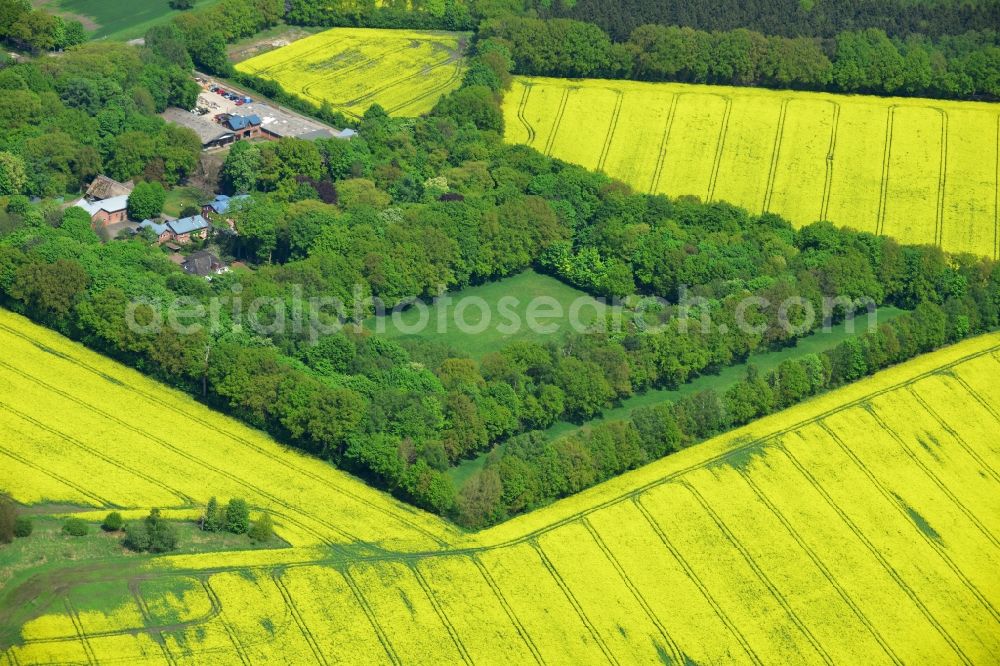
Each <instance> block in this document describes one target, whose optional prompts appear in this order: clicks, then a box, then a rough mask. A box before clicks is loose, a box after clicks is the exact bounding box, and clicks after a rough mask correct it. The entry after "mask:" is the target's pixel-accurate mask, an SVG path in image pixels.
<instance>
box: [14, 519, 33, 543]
mask: <svg viewBox="0 0 1000 666" xmlns="http://www.w3.org/2000/svg"><path fill="white" fill-rule="evenodd" d="M34 530H35V525H34V524H33V523H32V522H31V518H28V517H27V516H19V517H18V519H17V520H15V521H14V536H16V537H17V538H19V539H23V538H24V537H29V536H31V533H32V532H33V531H34Z"/></svg>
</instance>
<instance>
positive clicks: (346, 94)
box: [236, 28, 468, 117]
mask: <svg viewBox="0 0 1000 666" xmlns="http://www.w3.org/2000/svg"><path fill="white" fill-rule="evenodd" d="M467 41H468V35H466V34H465V33H452V32H437V31H418V30H377V29H369V28H334V29H332V30H327V31H325V32H321V33H319V34H316V35H312V36H309V37H306V38H304V39H300V40H298V41H295V42H293V43H291V44H289V45H288V46H284V47H282V48H278V49H276V50H273V51H268V52H266V53H263V54H261V55H257V56H254V57H252V58H250V59H248V60H244V61H242V62H239V63H238V64H237V65H236V69H238V70H239V71H241V72H246V73H248V74H254V75H256V76H260V77H263V78H265V79H270V80H273V81H276V82H277V83H279V84H281V86H282V87H283V88H284V89H285V90H287V91H288V92H290V93H293V94H296V95H299V96H300V97H302V98H304V99H307V100H309V101H311V102H314V103H316V104H323V103H324V102H325V103H328V104H330V106H331V107H333V109H334V110H336V111H341V112H343V113H345V114H347V115H351V116H354V117H360V116H361V114H363V113H364V112H365V110H367V109H368V107H369V106H371V105H372V104H376V103H377V104H380V105H381V106H382V107H383V108H384V109H385V110H386V111H387V112H388V113H390V114H391V115H394V116H418V115H420V114H421V113H426V112H427V111H430V110H431V108H432V107H433V106H434V104H436V103H437V101H438V98H439V97H440V96H441V95H445V94H447V93H449V92H451V91H452V90H454V89H456V88H457V87H458V86H459V85H460V84H461V81H462V74H463V73H464V71H465V65H464V59H463V53H464V51H465V45H466V43H467Z"/></svg>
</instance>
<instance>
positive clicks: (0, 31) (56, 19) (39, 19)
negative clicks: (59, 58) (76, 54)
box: [0, 0, 87, 53]
mask: <svg viewBox="0 0 1000 666" xmlns="http://www.w3.org/2000/svg"><path fill="white" fill-rule="evenodd" d="M0 40H2V41H4V42H6V43H8V44H11V45H12V46H15V47H17V48H21V49H26V50H28V51H32V52H35V53H37V52H40V51H56V50H62V49H65V48H68V47H70V46H76V45H77V44H82V43H83V42H85V41H87V31H86V30H85V29H84V27H83V24H82V23H80V22H79V21H76V20H66V19H64V18H63V17H61V16H56V15H55V14H50V13H49V12H47V11H44V10H42V9H34V8H33V7H32V6H31V2H30V1H29V0H0Z"/></svg>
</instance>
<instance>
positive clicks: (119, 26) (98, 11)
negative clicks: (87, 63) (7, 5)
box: [34, 0, 218, 41]
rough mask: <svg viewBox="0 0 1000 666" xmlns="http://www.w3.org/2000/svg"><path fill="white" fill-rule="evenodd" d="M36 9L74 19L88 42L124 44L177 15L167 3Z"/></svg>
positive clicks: (140, 0) (121, 0)
mask: <svg viewBox="0 0 1000 666" xmlns="http://www.w3.org/2000/svg"><path fill="white" fill-rule="evenodd" d="M216 2H218V0H198V3H197V8H198V9H203V8H205V7H210V6H212V5H213V4H215V3H216ZM34 4H35V5H36V6H41V7H44V8H45V9H47V10H49V11H53V12H55V13H57V14H61V15H64V16H66V17H67V18H77V19H79V20H80V21H81V22H82V23H83V24H84V27H85V28H87V30H89V31H92V32H93V34H92V35H91V38H92V39H113V40H119V41H125V40H129V39H135V38H137V37H142V36H143V35H144V34H145V33H146V31H147V30H149V28H151V27H152V26H154V25H157V24H159V23H163V22H165V21H168V20H170V19H171V18H173V17H174V16H177V15H178V14H180V13H181V12H180V11H178V10H174V9H171V8H170V5H169V4H168V3H167V0H42V2H35V3H34Z"/></svg>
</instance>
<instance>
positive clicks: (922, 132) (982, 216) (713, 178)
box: [504, 77, 1000, 257]
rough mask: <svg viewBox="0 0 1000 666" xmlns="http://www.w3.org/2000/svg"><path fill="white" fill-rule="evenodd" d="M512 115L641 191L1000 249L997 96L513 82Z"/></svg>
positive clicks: (977, 250)
mask: <svg viewBox="0 0 1000 666" xmlns="http://www.w3.org/2000/svg"><path fill="white" fill-rule="evenodd" d="M504 115H505V118H506V126H507V130H506V132H507V140H508V141H510V142H512V143H526V144H528V145H530V146H533V147H535V148H537V149H538V150H540V151H542V152H545V153H547V154H551V155H552V156H553V157H558V158H561V159H565V160H567V161H569V162H575V163H578V164H581V165H582V166H585V167H588V168H598V169H602V170H604V171H606V172H607V173H608V174H609V175H611V176H614V177H616V178H620V179H622V180H624V181H625V182H627V183H628V184H630V185H631V186H632V187H633V188H634V189H635V190H636V191H638V192H652V193H661V194H667V195H669V196H672V197H677V196H681V195H693V196H696V197H698V198H699V199H701V200H703V201H728V202H730V203H733V204H736V205H738V206H741V207H743V208H746V209H747V210H749V211H751V212H753V213H759V212H761V211H770V212H773V213H777V214H779V215H783V216H784V217H786V218H788V219H789V220H791V221H792V222H793V223H794V224H796V225H805V224H809V223H810V222H815V221H817V220H820V219H826V220H830V221H832V222H834V223H836V224H839V225H842V226H848V227H853V228H855V229H859V230H863V231H871V232H878V233H884V234H887V235H891V236H895V237H896V238H897V239H898V240H900V241H901V242H904V243H929V244H936V245H940V246H942V247H943V248H944V249H945V250H949V251H953V252H971V253H974V254H980V255H984V256H990V257H997V256H998V252H1000V247H998V245H1000V243H998V241H997V238H998V234H997V228H998V220H1000V212H998V210H997V201H998V199H1000V198H998V196H997V194H996V193H997V190H998V173H997V172H998V168H997V163H998V160H997V139H998V130H997V128H998V125H1000V109H998V108H997V105H995V104H988V103H984V102H952V101H947V100H927V99H916V98H886V97H868V96H863V95H836V94H830V93H811V92H796V91H783V90H765V89H757V88H731V87H725V86H702V85H698V86H695V85H687V84H680V83H640V82H633V81H605V80H599V79H549V78H535V77H518V78H517V79H516V80H515V83H514V86H513V88H512V89H511V91H510V92H508V93H507V95H506V98H505V101H504Z"/></svg>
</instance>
